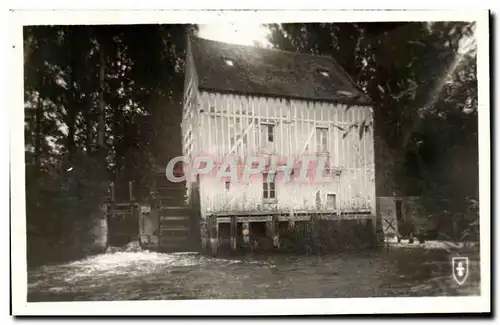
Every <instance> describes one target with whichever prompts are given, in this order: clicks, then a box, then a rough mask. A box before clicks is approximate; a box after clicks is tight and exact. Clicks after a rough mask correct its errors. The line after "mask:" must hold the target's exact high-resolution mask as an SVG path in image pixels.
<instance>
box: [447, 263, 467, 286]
mask: <svg viewBox="0 0 500 325" xmlns="http://www.w3.org/2000/svg"><path fill="white" fill-rule="evenodd" d="M451 264H452V268H453V278H454V279H455V281H456V282H457V283H458V284H459V285H462V284H464V282H465V280H467V276H468V275H469V258H467V257H453V259H452V263H451Z"/></svg>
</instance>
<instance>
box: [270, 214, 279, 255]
mask: <svg viewBox="0 0 500 325" xmlns="http://www.w3.org/2000/svg"><path fill="white" fill-rule="evenodd" d="M271 224H272V229H273V245H274V247H275V248H280V231H279V219H278V216H277V215H273V216H272V219H271Z"/></svg>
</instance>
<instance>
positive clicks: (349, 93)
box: [190, 37, 370, 104]
mask: <svg viewBox="0 0 500 325" xmlns="http://www.w3.org/2000/svg"><path fill="white" fill-rule="evenodd" d="M190 42H191V49H192V50H191V51H192V54H193V59H194V63H195V69H196V73H197V75H198V82H199V87H200V89H206V90H213V91H219V92H236V93H243V94H253V95H268V96H279V97H287V98H300V99H306V100H325V101H338V102H345V103H352V104H368V103H369V102H370V99H369V97H368V96H367V95H366V94H364V93H363V92H362V91H360V90H359V89H358V88H357V87H356V85H355V83H354V81H353V80H352V79H351V78H350V76H349V75H347V73H346V72H345V71H344V70H343V69H342V68H341V67H340V66H339V64H338V63H337V62H336V61H335V60H334V59H333V58H332V57H328V56H319V55H310V54H300V53H294V52H286V51H281V50H274V49H264V48H257V47H253V46H244V45H235V44H228V43H222V42H217V41H212V40H208V39H203V38H199V37H190ZM226 59H228V60H231V61H232V63H233V65H232V66H229V65H227V64H226V62H225V60H226ZM321 71H326V72H327V73H328V75H327V76H324V75H322V74H321Z"/></svg>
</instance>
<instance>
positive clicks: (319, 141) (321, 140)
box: [316, 128, 328, 152]
mask: <svg viewBox="0 0 500 325" xmlns="http://www.w3.org/2000/svg"><path fill="white" fill-rule="evenodd" d="M316 151H317V152H327V151H328V128H316Z"/></svg>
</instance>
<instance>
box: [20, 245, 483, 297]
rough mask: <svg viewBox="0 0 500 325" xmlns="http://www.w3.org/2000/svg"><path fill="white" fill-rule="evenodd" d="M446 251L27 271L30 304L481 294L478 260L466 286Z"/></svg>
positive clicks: (135, 262) (102, 258)
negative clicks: (460, 282)
mask: <svg viewBox="0 0 500 325" xmlns="http://www.w3.org/2000/svg"><path fill="white" fill-rule="evenodd" d="M450 260H451V256H450V254H449V253H447V252H446V251H424V250H415V249H414V250H404V249H393V250H391V251H390V252H389V253H387V252H385V251H371V252H366V251H364V252H351V253H342V254H336V255H328V256H283V255H275V256H247V257H243V258H238V259H236V258H227V259H225V258H210V257H205V256H201V255H199V254H196V253H182V254H161V253H155V252H137V253H128V252H116V253H113V254H103V255H99V256H94V257H89V258H87V259H84V260H81V261H76V262H72V263H66V264H60V265H50V266H44V267H41V268H38V269H36V270H33V271H30V272H29V274H28V283H29V284H28V292H29V293H28V300H29V301H65V300H137V299H214V298H220V299H238V298H246V299H248V298H260V299H264V298H334V297H375V296H439V295H472V294H474V295H477V294H479V289H478V288H479V263H477V262H476V260H475V259H472V261H471V262H472V263H471V265H470V276H469V279H468V280H467V282H466V284H464V285H463V286H462V287H458V285H456V283H455V282H454V281H453V279H452V277H451V273H450V272H451V266H450Z"/></svg>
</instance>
